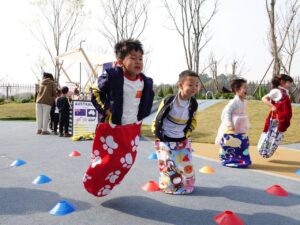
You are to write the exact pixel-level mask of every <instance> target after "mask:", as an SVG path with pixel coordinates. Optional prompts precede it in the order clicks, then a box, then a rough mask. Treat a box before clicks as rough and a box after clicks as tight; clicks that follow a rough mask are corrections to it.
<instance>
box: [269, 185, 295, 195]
mask: <svg viewBox="0 0 300 225" xmlns="http://www.w3.org/2000/svg"><path fill="white" fill-rule="evenodd" d="M266 192H267V193H269V194H271V195H276V196H281V197H286V196H288V195H289V194H288V193H287V191H286V190H284V189H283V188H282V187H281V186H279V185H273V186H272V187H269V188H268V189H267V190H266Z"/></svg>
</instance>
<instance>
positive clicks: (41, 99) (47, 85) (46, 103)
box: [36, 73, 56, 135]
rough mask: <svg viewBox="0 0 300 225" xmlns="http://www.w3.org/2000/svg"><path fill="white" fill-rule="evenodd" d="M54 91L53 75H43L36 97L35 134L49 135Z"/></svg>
mask: <svg viewBox="0 0 300 225" xmlns="http://www.w3.org/2000/svg"><path fill="white" fill-rule="evenodd" d="M55 90H56V85H55V82H54V78H53V75H52V74H50V73H44V74H43V79H42V81H41V82H40V83H39V88H38V91H37V96H36V121H37V132H36V133H37V134H43V135H47V134H50V132H49V131H48V124H49V117H50V111H51V107H52V105H53V102H54V100H55V96H56V93H55Z"/></svg>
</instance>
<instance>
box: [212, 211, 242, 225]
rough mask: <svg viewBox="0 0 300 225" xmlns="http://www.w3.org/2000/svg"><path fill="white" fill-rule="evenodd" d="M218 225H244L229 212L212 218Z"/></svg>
mask: <svg viewBox="0 0 300 225" xmlns="http://www.w3.org/2000/svg"><path fill="white" fill-rule="evenodd" d="M214 220H215V222H216V223H217V224H219V225H244V224H245V223H244V221H243V220H241V219H240V218H239V217H238V216H237V215H235V214H234V213H233V212H231V211H224V212H222V213H220V214H218V215H216V216H215V217H214Z"/></svg>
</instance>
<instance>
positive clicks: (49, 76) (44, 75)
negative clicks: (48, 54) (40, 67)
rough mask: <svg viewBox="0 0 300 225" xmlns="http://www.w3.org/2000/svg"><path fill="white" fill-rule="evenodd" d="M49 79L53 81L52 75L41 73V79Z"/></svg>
mask: <svg viewBox="0 0 300 225" xmlns="http://www.w3.org/2000/svg"><path fill="white" fill-rule="evenodd" d="M47 78H50V79H51V80H54V78H53V75H52V74H51V73H46V72H44V73H43V79H47Z"/></svg>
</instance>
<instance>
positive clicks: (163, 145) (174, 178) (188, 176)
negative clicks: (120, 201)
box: [152, 70, 200, 194]
mask: <svg viewBox="0 0 300 225" xmlns="http://www.w3.org/2000/svg"><path fill="white" fill-rule="evenodd" d="M178 89H179V90H178V93H177V94H176V95H171V96H168V97H166V98H165V99H163V100H162V102H161V104H160V107H159V109H158V112H157V115H156V118H155V121H153V126H152V132H153V133H154V135H155V136H156V137H157V138H158V140H157V141H156V142H155V148H156V154H157V158H158V163H159V171H160V175H159V188H160V189H161V190H162V191H163V192H165V193H169V194H189V193H191V192H193V190H194V184H195V172H194V167H193V164H192V148H191V144H190V141H189V137H190V134H191V132H192V131H193V130H194V129H195V128H196V125H197V121H196V113H197V109H198V103H197V100H196V98H195V95H196V94H197V93H198V92H199V91H200V80H199V76H198V74H196V73H195V72H193V71H190V70H186V71H183V72H181V73H180V75H179V81H178Z"/></svg>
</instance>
